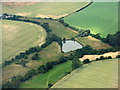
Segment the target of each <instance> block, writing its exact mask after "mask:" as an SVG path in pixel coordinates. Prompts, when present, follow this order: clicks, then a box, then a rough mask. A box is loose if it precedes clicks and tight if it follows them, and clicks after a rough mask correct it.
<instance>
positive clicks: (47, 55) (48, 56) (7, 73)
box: [2, 42, 63, 83]
mask: <svg viewBox="0 0 120 90" xmlns="http://www.w3.org/2000/svg"><path fill="white" fill-rule="evenodd" d="M62 55H63V54H62V53H61V51H60V46H59V45H58V44H57V43H55V42H53V43H52V44H51V45H49V46H47V47H46V48H45V49H43V50H42V51H41V52H40V53H39V56H40V60H31V55H29V56H28V59H26V61H29V62H28V63H27V64H26V66H27V67H23V66H21V65H19V64H15V63H13V64H11V65H8V66H6V67H5V68H3V76H2V77H3V78H2V79H3V83H5V82H7V81H9V80H10V79H11V78H12V77H13V76H16V75H25V74H26V73H27V71H29V70H31V69H35V68H37V67H39V66H40V65H44V64H45V63H47V62H51V61H57V60H58V59H59V57H60V56H62Z"/></svg>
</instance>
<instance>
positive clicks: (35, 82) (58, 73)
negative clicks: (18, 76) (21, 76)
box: [21, 61, 72, 88]
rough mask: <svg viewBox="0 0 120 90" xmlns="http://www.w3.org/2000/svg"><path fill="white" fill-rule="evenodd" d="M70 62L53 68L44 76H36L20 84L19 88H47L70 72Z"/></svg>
mask: <svg viewBox="0 0 120 90" xmlns="http://www.w3.org/2000/svg"><path fill="white" fill-rule="evenodd" d="M71 64H72V63H71V61H68V62H66V63H64V64H60V65H57V66H55V67H54V68H53V69H52V70H50V71H49V72H47V73H45V74H41V75H36V76H34V77H32V78H31V79H30V80H28V81H26V82H25V83H22V84H21V88H47V87H48V84H49V83H51V84H54V83H55V82H56V81H58V80H59V79H61V77H63V76H64V75H65V72H68V71H71Z"/></svg>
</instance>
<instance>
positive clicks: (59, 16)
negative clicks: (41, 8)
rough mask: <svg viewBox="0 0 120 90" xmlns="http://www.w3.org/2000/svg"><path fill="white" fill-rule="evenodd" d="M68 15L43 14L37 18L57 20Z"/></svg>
mask: <svg viewBox="0 0 120 90" xmlns="http://www.w3.org/2000/svg"><path fill="white" fill-rule="evenodd" d="M67 15H68V14H63V15H42V14H38V15H37V16H36V17H41V18H54V19H57V18H61V17H65V16H67Z"/></svg>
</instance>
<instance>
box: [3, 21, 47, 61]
mask: <svg viewBox="0 0 120 90" xmlns="http://www.w3.org/2000/svg"><path fill="white" fill-rule="evenodd" d="M2 36H3V41H2V42H3V45H2V48H3V60H10V59H11V58H13V57H14V56H15V55H17V54H19V53H20V52H23V51H25V50H27V49H29V48H30V47H33V46H37V45H41V44H43V43H44V42H45V38H46V32H45V30H44V29H43V28H42V27H40V26H38V25H35V24H32V23H26V22H19V21H8V20H3V34H2Z"/></svg>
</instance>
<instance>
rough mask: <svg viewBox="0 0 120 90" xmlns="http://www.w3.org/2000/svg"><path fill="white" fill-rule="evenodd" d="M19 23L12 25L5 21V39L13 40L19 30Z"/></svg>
mask: <svg viewBox="0 0 120 90" xmlns="http://www.w3.org/2000/svg"><path fill="white" fill-rule="evenodd" d="M18 28H19V26H18V25H11V24H5V23H3V28H2V29H3V40H13V39H14V37H15V35H16V33H17V32H18V30H19V29H18Z"/></svg>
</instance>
